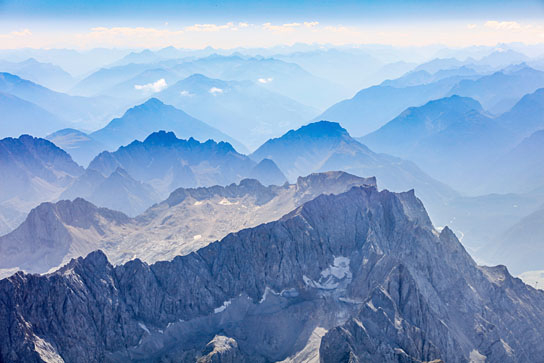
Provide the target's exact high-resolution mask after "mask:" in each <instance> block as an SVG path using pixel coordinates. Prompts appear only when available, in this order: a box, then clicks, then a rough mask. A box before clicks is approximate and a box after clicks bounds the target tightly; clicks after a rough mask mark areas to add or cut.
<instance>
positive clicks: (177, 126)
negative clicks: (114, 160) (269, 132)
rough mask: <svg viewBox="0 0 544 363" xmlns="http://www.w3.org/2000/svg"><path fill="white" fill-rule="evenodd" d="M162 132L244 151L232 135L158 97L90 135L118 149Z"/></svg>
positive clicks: (132, 109) (130, 110)
mask: <svg viewBox="0 0 544 363" xmlns="http://www.w3.org/2000/svg"><path fill="white" fill-rule="evenodd" d="M159 130H166V131H173V132H174V133H175V134H176V135H177V136H178V137H180V138H184V139H185V138H189V137H193V138H195V139H197V140H200V141H206V140H208V139H214V140H216V141H227V142H230V143H233V144H234V145H236V146H237V147H239V148H240V147H241V148H242V150H244V148H245V147H244V146H242V144H240V142H238V141H236V140H234V139H232V138H231V137H230V136H228V135H225V134H224V133H222V132H220V131H219V130H217V129H215V128H213V127H211V126H209V125H208V124H206V123H204V122H202V121H200V120H197V119H196V118H194V117H192V116H189V115H188V114H186V113H185V112H183V111H182V110H180V109H177V108H175V107H174V106H170V105H165V104H164V103H162V102H161V101H159V100H158V99H157V98H150V99H149V100H147V101H146V102H145V103H143V104H141V105H138V106H135V107H133V108H131V109H129V110H128V111H126V112H125V114H124V115H123V116H122V117H121V118H116V119H113V120H112V121H111V122H110V123H109V124H108V125H106V126H105V127H104V128H102V129H100V130H98V131H95V132H93V133H92V134H91V136H92V137H93V138H94V139H96V140H98V141H99V142H101V143H103V144H104V145H107V146H108V147H109V148H110V149H116V148H118V147H119V146H121V145H126V144H128V143H130V142H132V141H133V140H143V139H144V138H145V137H147V136H148V135H149V134H151V133H153V132H156V131H159Z"/></svg>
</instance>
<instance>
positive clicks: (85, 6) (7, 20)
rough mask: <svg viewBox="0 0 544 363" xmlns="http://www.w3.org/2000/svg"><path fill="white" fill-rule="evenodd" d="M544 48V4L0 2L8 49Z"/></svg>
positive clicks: (541, 0)
mask: <svg viewBox="0 0 544 363" xmlns="http://www.w3.org/2000/svg"><path fill="white" fill-rule="evenodd" d="M502 42H524V43H528V44H534V43H542V42H544V0H517V1H505V0H494V1H490V0H470V1H469V0H448V1H434V0H412V1H406V0H365V1H331V0H327V1H320V0H305V1H286V0H277V1H263V0H260V1H251V2H248V1H240V0H238V1H234V0H230V1H227V0H202V1H179V0H178V1H173V0H154V1H151V0H147V1H143V0H132V1H128V0H109V1H108V0H95V1H90V0H86V1H83V0H72V1H64V0H0V48H1V49H15V48H24V47H32V48H80V49H90V48H96V47H105V48H161V47H165V46H170V45H172V46H175V47H181V48H203V47H205V46H213V47H218V48H235V47H268V46H274V45H281V44H286V45H289V44H294V43H327V44H334V45H341V44H369V43H379V44H391V45H401V46H407V45H429V44H444V45H449V46H469V45H494V44H497V43H502Z"/></svg>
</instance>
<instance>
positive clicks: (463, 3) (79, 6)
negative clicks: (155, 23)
mask: <svg viewBox="0 0 544 363" xmlns="http://www.w3.org/2000/svg"><path fill="white" fill-rule="evenodd" d="M0 14H1V16H2V17H3V19H7V18H11V19H51V18H56V19H57V20H61V21H62V20H63V19H62V18H63V17H64V16H66V15H69V16H71V17H76V18H93V19H112V18H118V17H119V16H121V17H124V18H132V19H137V20H153V19H156V18H157V17H162V18H165V19H171V20H192V19H194V20H198V19H204V18H205V19H208V20H213V21H220V20H229V21H232V20H245V21H270V20H282V21H287V20H293V21H295V20H302V19H303V18H304V19H306V18H308V17H313V18H316V19H325V18H326V19H329V20H336V21H339V20H342V21H344V22H346V23H348V24H349V23H356V22H359V21H362V20H364V21H380V20H384V19H390V20H395V19H402V20H406V18H407V17H411V18H415V19H421V18H425V19H428V18H431V17H437V18H441V19H460V18H464V19H471V18H472V19H474V18H478V17H490V16H492V17H515V18H538V17H542V15H544V1H542V0H518V1H512V0H508V1H507V0H470V1H469V0H446V1H444V0H442V1H436V0H412V1H406V0H381V1H379V0H366V1H353V0H351V1H323V0H304V1H286V0H277V1H263V0H258V1H240V0H238V1H234V0H230V1H225V0H200V1H179V0H178V1H174V0H130V1H129V0H113V1H108V0H95V1H89V0H71V1H65V0H0ZM234 18H239V19H234ZM64 20H66V19H64Z"/></svg>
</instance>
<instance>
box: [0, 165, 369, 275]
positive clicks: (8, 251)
mask: <svg viewBox="0 0 544 363" xmlns="http://www.w3.org/2000/svg"><path fill="white" fill-rule="evenodd" d="M125 174H126V172H124V171H123V170H117V171H115V172H114V173H113V174H112V176H110V177H109V178H104V177H103V176H102V175H101V174H99V173H98V172H96V171H93V170H87V171H86V173H85V174H84V175H83V176H82V177H81V178H80V180H78V182H77V183H76V184H75V185H73V186H72V187H71V188H70V189H68V190H67V191H66V192H64V193H63V195H62V197H66V198H72V197H73V196H76V198H75V199H73V201H68V200H61V201H59V202H57V203H55V204H53V203H43V204H41V205H40V206H38V207H36V208H35V209H33V210H32V211H31V212H30V214H29V215H28V217H27V218H26V220H25V221H24V222H23V223H22V224H21V225H20V226H19V227H18V228H17V229H16V230H14V231H13V232H11V233H9V234H7V235H5V236H3V237H0V256H4V257H5V258H4V259H3V260H2V262H1V263H0V271H2V276H7V275H9V274H11V273H13V272H14V269H15V270H17V269H22V270H25V271H29V272H38V273H44V272H47V271H49V270H51V269H55V268H58V267H60V265H61V264H64V263H67V262H68V261H69V260H70V259H71V258H76V257H79V256H85V255H86V254H87V253H89V252H91V251H92V250H95V249H102V250H104V251H105V252H106V254H107V255H108V257H109V258H110V259H111V260H112V261H115V263H124V262H127V261H129V260H131V259H134V258H140V259H141V260H143V261H146V262H149V263H152V262H156V261H160V260H170V259H172V258H174V257H175V256H177V255H186V254H189V253H191V252H193V251H196V250H197V249H199V248H201V247H204V246H206V245H207V244H209V243H211V242H213V241H216V240H218V239H221V238H223V237H224V236H226V235H227V234H228V233H231V232H235V231H238V230H240V229H243V228H247V227H253V226H257V225H259V224H261V223H267V222H270V221H273V220H275V219H278V218H280V217H281V216H283V215H284V214H287V213H289V212H290V211H291V210H293V209H295V208H296V207H298V206H300V205H301V204H303V203H305V202H307V201H309V200H311V199H313V198H315V197H317V196H318V195H320V194H323V193H325V194H330V193H334V194H340V193H343V192H345V191H347V190H349V189H350V188H351V187H353V186H361V185H367V186H375V185H376V180H375V179H374V178H360V177H357V176H354V175H350V174H347V173H344V172H328V173H320V174H311V175H309V176H307V177H299V178H298V180H297V182H296V184H284V185H282V186H264V185H262V184H261V183H259V181H257V180H255V179H244V180H242V181H241V182H240V183H239V184H230V185H228V186H225V187H222V186H218V185H217V186H212V187H200V188H195V189H185V188H179V189H176V190H175V191H173V192H172V193H171V194H170V196H169V197H168V198H167V199H166V200H164V201H163V202H161V203H157V204H155V205H153V206H152V207H151V208H149V209H147V210H146V211H145V212H144V213H142V214H140V215H139V216H137V217H136V218H129V217H127V216H126V215H124V214H123V213H119V212H114V211H112V210H109V209H105V208H97V207H96V206H94V205H93V204H91V203H90V202H88V201H86V200H84V199H82V198H79V197H78V196H84V197H85V198H89V200H97V201H99V202H101V205H108V206H109V205H112V202H115V201H117V200H119V201H120V202H119V203H118V204H117V205H112V206H113V207H118V209H121V210H122V209H126V208H128V207H129V206H130V205H131V204H134V199H135V198H140V200H141V199H142V198H143V197H145V196H146V195H147V194H146V191H145V190H144V191H143V192H142V191H141V189H144V188H143V186H141V185H140V186H136V187H135V186H133V185H128V187H127V188H125V190H120V188H119V186H118V185H119V184H120V183H119V182H118V181H117V180H108V179H113V178H116V179H119V178H123V179H124V180H127V179H128V178H129V177H128V176H126V175H125ZM93 179H98V181H96V180H93ZM132 183H133V184H134V182H132ZM126 184H129V183H127V182H124V183H123V185H126ZM91 187H92V188H94V189H92V190H91V191H89V189H90V188H91ZM139 189H140V190H139ZM127 191H128V192H129V193H130V194H129V195H127V196H126V197H125V198H123V197H122V196H123V195H126V194H127ZM70 194H71V195H70ZM123 203H125V204H126V205H124V204H123ZM119 207H121V208H119ZM32 236H43V237H41V239H40V240H36V239H35V238H33V237H32ZM2 246H3V247H2ZM1 248H3V249H1Z"/></svg>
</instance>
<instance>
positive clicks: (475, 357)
mask: <svg viewBox="0 0 544 363" xmlns="http://www.w3.org/2000/svg"><path fill="white" fill-rule="evenodd" d="M486 358H487V357H486V356H485V355H483V354H482V353H480V352H478V351H477V350H476V349H473V350H472V352H470V355H469V359H470V363H484V362H485V360H486Z"/></svg>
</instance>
